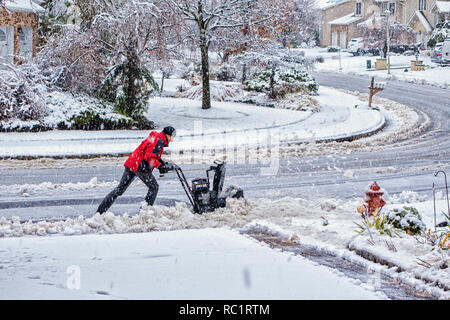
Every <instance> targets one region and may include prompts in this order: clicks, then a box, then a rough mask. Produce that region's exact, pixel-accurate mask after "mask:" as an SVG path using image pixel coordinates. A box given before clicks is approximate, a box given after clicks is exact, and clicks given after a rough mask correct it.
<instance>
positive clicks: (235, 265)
mask: <svg viewBox="0 0 450 320" xmlns="http://www.w3.org/2000/svg"><path fill="white" fill-rule="evenodd" d="M0 258H1V259H0V261H2V262H1V268H0V283H1V285H0V299H2V300H3V299H186V300H192V299H213V300H214V299H230V300H233V299H275V300H277V299H361V300H364V299H380V298H381V299H383V298H385V295H384V294H383V293H379V292H376V291H374V288H373V287H371V286H368V285H364V284H360V282H358V281H354V280H351V279H349V278H346V277H344V276H342V275H341V274H339V272H336V271H333V270H332V269H329V268H327V267H323V266H319V265H317V264H315V263H312V262H310V261H308V260H306V259H305V258H303V257H299V256H295V255H292V254H288V253H283V252H278V251H274V250H272V249H270V248H269V247H267V246H262V245H261V244H259V243H257V242H255V241H254V240H251V239H249V238H246V237H244V236H242V235H240V234H239V233H238V232H236V231H232V230H229V229H226V228H219V229H201V230H181V231H166V232H151V233H139V234H136V233H134V234H133V233H130V234H116V235H79V236H70V237H64V236H53V237H45V238H37V237H26V238H6V239H1V240H0Z"/></svg>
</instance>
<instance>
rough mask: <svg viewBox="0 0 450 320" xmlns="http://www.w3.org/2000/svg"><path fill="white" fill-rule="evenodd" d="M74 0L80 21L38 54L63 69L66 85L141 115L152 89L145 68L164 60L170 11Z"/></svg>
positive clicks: (113, 0) (144, 4) (120, 0)
mask: <svg viewBox="0 0 450 320" xmlns="http://www.w3.org/2000/svg"><path fill="white" fill-rule="evenodd" d="M77 3H79V4H80V5H83V9H82V10H81V11H82V12H84V13H83V14H82V17H83V19H84V20H83V23H82V24H81V25H80V26H73V25H66V26H63V27H62V30H61V32H59V33H57V34H55V35H52V36H51V37H50V38H49V41H48V44H47V45H46V46H45V47H44V49H43V51H42V54H41V58H42V59H43V60H45V63H48V64H50V65H52V66H54V67H55V66H59V67H63V68H64V69H65V72H64V74H65V78H66V79H65V80H67V81H66V82H68V87H71V88H75V89H78V90H81V91H87V92H88V93H91V94H92V93H96V94H98V95H100V96H101V97H102V98H105V99H107V100H109V101H112V102H114V103H115V104H116V108H117V111H119V112H121V113H123V114H125V115H127V116H131V117H133V118H136V117H140V115H141V113H142V111H143V110H144V108H145V106H146V100H147V98H148V96H149V95H150V94H151V93H152V92H153V91H154V90H156V89H157V85H156V83H155V82H154V80H153V77H152V75H151V72H150V70H148V67H149V66H153V65H155V63H153V61H154V60H157V59H162V60H168V57H167V55H166V52H165V50H166V49H167V50H169V49H168V44H167V43H168V39H169V40H170V37H171V36H173V33H174V32H175V31H174V30H176V28H172V25H171V23H170V22H169V21H173V19H169V17H168V16H167V15H168V14H170V12H168V11H167V10H163V9H164V8H161V7H158V6H156V4H157V1H150V0H142V1H135V0H127V1H126V0H95V1H83V0H77ZM173 37H174V36H173ZM171 50H174V48H172V49H171Z"/></svg>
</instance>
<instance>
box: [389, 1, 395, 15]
mask: <svg viewBox="0 0 450 320" xmlns="http://www.w3.org/2000/svg"><path fill="white" fill-rule="evenodd" d="M389 11H390V12H391V16H393V15H394V14H395V2H394V3H389Z"/></svg>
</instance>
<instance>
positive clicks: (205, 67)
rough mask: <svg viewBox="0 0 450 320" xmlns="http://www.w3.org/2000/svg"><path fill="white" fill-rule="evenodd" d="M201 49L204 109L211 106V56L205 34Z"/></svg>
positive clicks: (201, 40)
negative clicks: (209, 56) (209, 55)
mask: <svg viewBox="0 0 450 320" xmlns="http://www.w3.org/2000/svg"><path fill="white" fill-rule="evenodd" d="M200 51H201V55H202V88H203V97H202V109H209V108H211V91H210V86H209V58H208V45H207V44H206V38H205V36H204V34H202V35H201V36H200Z"/></svg>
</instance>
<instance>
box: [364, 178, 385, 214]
mask: <svg viewBox="0 0 450 320" xmlns="http://www.w3.org/2000/svg"><path fill="white" fill-rule="evenodd" d="M380 190H381V188H380V186H379V185H378V184H377V182H376V181H374V182H373V183H372V184H371V185H370V186H369V187H368V188H367V189H366V200H365V201H366V203H367V206H368V210H367V211H368V213H369V216H373V214H374V213H375V212H376V213H378V212H380V210H381V208H383V207H384V205H385V204H386V201H384V200H383V198H381V196H382V195H383V194H384V192H383V191H380Z"/></svg>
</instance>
